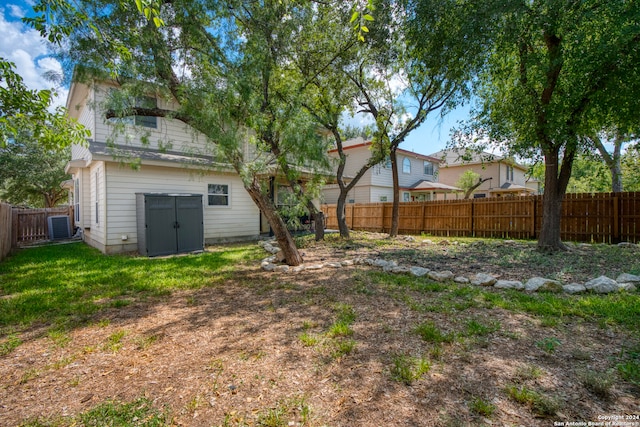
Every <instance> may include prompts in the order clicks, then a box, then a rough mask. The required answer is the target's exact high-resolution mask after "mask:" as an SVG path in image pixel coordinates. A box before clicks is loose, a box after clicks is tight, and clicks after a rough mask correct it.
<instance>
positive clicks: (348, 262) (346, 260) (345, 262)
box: [340, 259, 355, 267]
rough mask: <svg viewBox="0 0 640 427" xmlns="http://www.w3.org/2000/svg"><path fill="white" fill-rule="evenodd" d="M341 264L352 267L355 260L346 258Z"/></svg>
mask: <svg viewBox="0 0 640 427" xmlns="http://www.w3.org/2000/svg"><path fill="white" fill-rule="evenodd" d="M340 264H342V266H343V267H350V266H352V265H354V264H355V261H352V260H350V259H345V260H344V261H341V262H340Z"/></svg>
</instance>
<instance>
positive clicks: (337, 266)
mask: <svg viewBox="0 0 640 427" xmlns="http://www.w3.org/2000/svg"><path fill="white" fill-rule="evenodd" d="M324 266H325V267H331V268H342V263H339V262H328V263H326V264H325V265H324Z"/></svg>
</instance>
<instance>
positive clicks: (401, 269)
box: [391, 266, 411, 274]
mask: <svg viewBox="0 0 640 427" xmlns="http://www.w3.org/2000/svg"><path fill="white" fill-rule="evenodd" d="M409 271H411V270H410V269H409V267H404V266H397V267H393V268H392V269H391V272H392V273H396V274H401V273H408V272H409Z"/></svg>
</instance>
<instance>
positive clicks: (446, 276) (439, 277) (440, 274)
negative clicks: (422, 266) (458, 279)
mask: <svg viewBox="0 0 640 427" xmlns="http://www.w3.org/2000/svg"><path fill="white" fill-rule="evenodd" d="M428 276H429V278H430V279H432V280H435V281H436V282H444V281H445V280H451V279H453V277H454V274H453V273H452V272H450V271H430V272H429V274H428Z"/></svg>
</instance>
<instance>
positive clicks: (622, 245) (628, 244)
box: [618, 242, 636, 248]
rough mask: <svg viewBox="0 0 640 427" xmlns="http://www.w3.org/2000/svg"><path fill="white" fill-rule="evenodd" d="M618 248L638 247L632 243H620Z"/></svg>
mask: <svg viewBox="0 0 640 427" xmlns="http://www.w3.org/2000/svg"><path fill="white" fill-rule="evenodd" d="M618 247H620V248H634V247H636V245H635V244H633V243H631V242H620V243H618Z"/></svg>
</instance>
